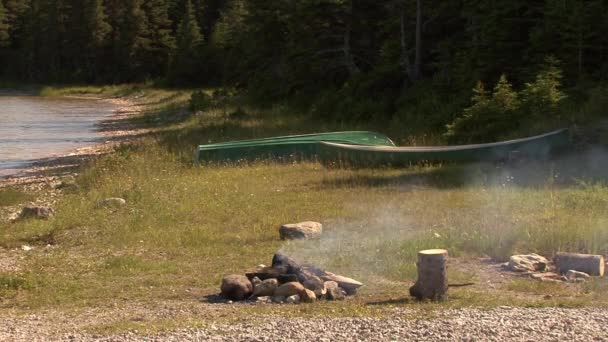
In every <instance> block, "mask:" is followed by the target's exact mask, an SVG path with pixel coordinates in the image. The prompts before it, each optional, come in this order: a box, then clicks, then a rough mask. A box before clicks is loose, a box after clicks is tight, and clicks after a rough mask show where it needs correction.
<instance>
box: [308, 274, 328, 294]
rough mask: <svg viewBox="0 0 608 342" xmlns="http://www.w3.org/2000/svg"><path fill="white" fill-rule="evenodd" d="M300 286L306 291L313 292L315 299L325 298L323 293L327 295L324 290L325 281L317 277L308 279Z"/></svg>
mask: <svg viewBox="0 0 608 342" xmlns="http://www.w3.org/2000/svg"><path fill="white" fill-rule="evenodd" d="M302 285H304V287H305V288H306V289H308V290H311V291H313V292H314V294H315V296H317V298H321V297H323V296H325V293H327V290H326V289H325V281H323V280H322V279H321V278H319V277H315V276H313V277H310V278H309V279H308V280H306V281H305V282H304V283H303V284H302Z"/></svg>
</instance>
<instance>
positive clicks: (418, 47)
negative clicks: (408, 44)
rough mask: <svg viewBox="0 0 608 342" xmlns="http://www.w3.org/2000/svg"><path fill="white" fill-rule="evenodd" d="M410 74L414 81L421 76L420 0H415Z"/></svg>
mask: <svg viewBox="0 0 608 342" xmlns="http://www.w3.org/2000/svg"><path fill="white" fill-rule="evenodd" d="M412 76H413V79H414V80H416V81H417V80H419V79H421V78H422V0H416V59H415V60H414V72H413V75H412Z"/></svg>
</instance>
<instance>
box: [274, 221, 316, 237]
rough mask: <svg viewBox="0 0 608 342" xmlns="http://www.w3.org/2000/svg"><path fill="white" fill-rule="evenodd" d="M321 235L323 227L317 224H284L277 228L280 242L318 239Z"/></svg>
mask: <svg viewBox="0 0 608 342" xmlns="http://www.w3.org/2000/svg"><path fill="white" fill-rule="evenodd" d="M321 234H323V225H322V224H321V223H319V222H301V223H295V224H286V225H283V226H281V228H279V235H280V236H281V240H311V239H318V238H320V237H321Z"/></svg>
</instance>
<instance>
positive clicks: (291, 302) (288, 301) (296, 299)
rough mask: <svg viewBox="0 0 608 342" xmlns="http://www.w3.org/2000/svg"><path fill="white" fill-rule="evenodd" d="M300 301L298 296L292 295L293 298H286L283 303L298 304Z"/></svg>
mask: <svg viewBox="0 0 608 342" xmlns="http://www.w3.org/2000/svg"><path fill="white" fill-rule="evenodd" d="M300 300H301V299H300V296H298V295H293V296H289V297H287V299H286V300H285V303H288V304H299V303H300Z"/></svg>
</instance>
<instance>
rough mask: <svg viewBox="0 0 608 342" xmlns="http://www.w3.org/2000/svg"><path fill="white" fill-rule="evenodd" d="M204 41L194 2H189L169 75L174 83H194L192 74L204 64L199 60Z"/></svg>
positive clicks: (178, 30)
mask: <svg viewBox="0 0 608 342" xmlns="http://www.w3.org/2000/svg"><path fill="white" fill-rule="evenodd" d="M202 39H203V37H202V35H201V33H200V28H199V26H198V24H197V22H196V17H195V15H194V9H193V7H192V2H191V1H190V0H187V1H186V5H185V8H184V15H183V17H182V20H181V21H180V23H179V26H178V28H177V33H176V48H175V51H174V53H173V58H172V61H171V68H170V75H169V77H170V79H171V81H172V82H180V81H185V82H191V81H193V77H192V73H193V72H195V71H197V69H198V70H200V64H201V63H202V61H199V60H198V57H199V56H200V53H199V52H200V46H201V42H202ZM199 77H200V75H199Z"/></svg>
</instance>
